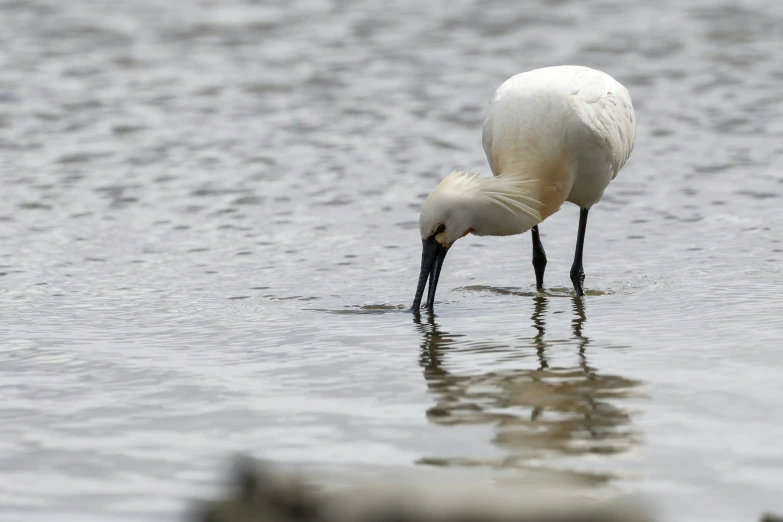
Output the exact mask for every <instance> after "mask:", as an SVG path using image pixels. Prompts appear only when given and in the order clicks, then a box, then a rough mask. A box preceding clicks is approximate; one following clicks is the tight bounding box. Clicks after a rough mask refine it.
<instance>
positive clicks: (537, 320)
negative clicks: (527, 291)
mask: <svg viewBox="0 0 783 522" xmlns="http://www.w3.org/2000/svg"><path fill="white" fill-rule="evenodd" d="M542 275H543V271H542ZM533 302H534V303H535V305H534V309H533V315H531V316H530V319H531V320H532V321H533V327H534V328H535V329H536V330H537V333H536V337H535V339H533V342H534V343H535V345H536V354H537V355H538V363H539V368H538V369H539V370H545V369H547V368H548V367H549V363H548V362H547V360H546V342H545V341H544V334H545V333H546V321H544V313H545V312H546V307H547V300H546V297H544V296H543V295H537V296H535V297H534V298H533ZM533 375H534V376H533V380H534V381H538V380H539V377H537V376H535V374H533ZM543 411H544V410H543V408H541V407H540V406H537V407H535V408H533V411H532V412H531V414H530V420H533V421H534V420H536V419H537V418H538V417H539V416H540V415H541V413H543Z"/></svg>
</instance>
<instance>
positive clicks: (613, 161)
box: [482, 66, 636, 218]
mask: <svg viewBox="0 0 783 522" xmlns="http://www.w3.org/2000/svg"><path fill="white" fill-rule="evenodd" d="M635 136H636V120H635V116H634V111H633V105H632V103H631V96H630V94H629V93H628V90H627V89H626V88H625V87H623V86H622V85H621V84H620V83H618V82H617V81H615V80H614V79H613V78H612V77H611V76H609V75H608V74H605V73H603V72H600V71H596V70H594V69H590V68H588V67H580V66H558V67H547V68H543V69H536V70H533V71H529V72H526V73H521V74H518V75H516V76H513V77H511V78H509V79H508V80H507V81H506V82H504V83H503V84H502V85H501V86H500V87H498V89H497V90H496V91H495V94H494V96H493V97H492V100H491V102H490V105H489V109H488V110H487V114H486V117H485V120H484V130H483V139H482V141H483V144H484V151H485V152H486V154H487V159H488V161H489V164H490V168H491V169H492V172H493V174H494V175H495V176H513V177H519V178H524V179H531V180H533V179H534V180H536V182H537V183H538V185H539V187H538V192H537V197H538V199H539V200H540V201H541V203H542V205H541V207H542V208H541V209H540V211H541V214H542V217H543V218H545V217H547V216H548V215H550V214H552V213H554V212H555V211H557V209H558V208H560V205H562V203H563V201H566V200H568V201H572V202H574V203H576V204H578V205H580V206H583V207H588V208H589V207H590V206H591V205H592V204H593V203H595V202H596V201H598V200H599V199H600V198H601V196H602V195H603V190H604V189H605V188H606V186H607V185H608V184H609V181H611V180H612V179H614V177H615V176H616V175H617V173H618V171H619V170H620V169H621V168H622V166H623V165H624V164H625V162H626V161H627V160H628V157H629V156H630V154H631V151H632V149H633V144H634V140H635Z"/></svg>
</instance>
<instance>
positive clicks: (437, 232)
mask: <svg viewBox="0 0 783 522" xmlns="http://www.w3.org/2000/svg"><path fill="white" fill-rule="evenodd" d="M445 230H446V225H444V224H443V223H441V224H440V225H438V228H436V229H435V235H438V234H440V233H442V232H444V231H445Z"/></svg>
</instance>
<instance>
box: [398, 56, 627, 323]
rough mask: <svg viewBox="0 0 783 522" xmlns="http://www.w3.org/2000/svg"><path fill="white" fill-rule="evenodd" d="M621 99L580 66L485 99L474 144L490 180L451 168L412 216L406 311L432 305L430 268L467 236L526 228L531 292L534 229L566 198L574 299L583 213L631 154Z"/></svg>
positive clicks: (536, 252)
mask: <svg viewBox="0 0 783 522" xmlns="http://www.w3.org/2000/svg"><path fill="white" fill-rule="evenodd" d="M635 138H636V118H635V115H634V110H633V104H632V103H631V95H630V94H629V93H628V90H627V89H626V88H625V87H623V86H622V85H621V84H620V83H618V82H617V81H616V80H615V79H614V78H612V77H611V76H609V75H608V74H606V73H603V72H601V71H596V70H594V69H590V68H588V67H581V66H557V67H545V68H542V69H535V70H532V71H529V72H525V73H521V74H517V75H516V76H512V77H511V78H509V79H508V80H506V81H505V82H504V83H503V84H502V85H501V86H500V87H498V89H497V90H496V91H495V94H494V95H493V97H492V100H491V101H490V104H489V108H488V109H487V114H486V116H485V118H484V130H483V136H482V141H483V144H484V152H485V153H486V155H487V160H488V161H489V166H490V168H491V169H492V173H493V174H494V177H479V175H478V174H471V173H467V172H457V171H455V172H452V173H451V174H450V175H448V176H447V177H446V178H445V179H444V180H443V181H441V182H440V184H439V185H438V186H437V187H436V188H435V190H433V191H432V193H431V194H430V195H429V197H428V198H427V200H426V201H425V202H424V206H423V208H422V210H421V215H420V217H419V229H420V232H421V239H422V243H423V250H422V257H421V273H420V275H419V283H418V285H417V288H416V296H415V298H414V301H413V310H418V309H419V308H420V306H421V299H422V294H423V293H424V287H425V285H426V284H427V280H428V279H429V292H428V297H427V303H426V306H427V308H429V309H432V306H433V304H434V300H435V291H436V289H437V286H438V278H439V276H440V270H441V267H442V266H443V260H444V258H445V257H446V253H447V252H448V250H449V248H451V246H452V245H453V244H454V242H455V241H456V240H457V239H459V238H461V237H464V236H465V235H467V234H475V235H478V236H509V235H514V234H522V233H523V232H527V231H528V230H531V229H532V238H533V267H534V268H535V273H536V287H537V288H538V289H539V290H541V289H542V288H543V284H544V269H545V267H546V254H545V253H544V247H543V245H542V244H541V239H540V238H539V234H538V224H539V223H541V222H542V221H543V220H545V219H546V218H547V217H549V216H551V215H552V214H554V213H555V212H557V211H558V210H559V209H560V207H561V205H562V204H563V202H565V201H569V202H571V203H574V204H575V205H578V206H579V208H580V209H581V211H580V215H579V232H578V235H577V240H576V253H575V255H574V263H573V265H572V267H571V281H572V282H573V284H574V290H575V291H576V294H577V295H579V296H582V295H584V290H583V283H584V270H583V269H582V250H583V248H584V237H585V228H586V226H587V213H588V211H589V210H590V208H591V207H592V206H593V205H594V204H595V203H597V202H598V201H599V200H600V199H601V197H602V196H603V193H604V190H605V189H606V187H607V186H608V185H609V182H610V181H611V180H613V179H614V178H615V176H617V173H618V172H619V170H620V169H621V168H622V167H623V165H625V162H626V161H627V160H628V157H629V156H630V155H631V151H632V150H633V146H634V141H635Z"/></svg>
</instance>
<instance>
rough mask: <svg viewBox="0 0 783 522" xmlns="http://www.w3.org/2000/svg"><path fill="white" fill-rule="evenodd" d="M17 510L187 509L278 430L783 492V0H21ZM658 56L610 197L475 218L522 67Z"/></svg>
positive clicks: (0, 234)
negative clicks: (580, 246)
mask: <svg viewBox="0 0 783 522" xmlns="http://www.w3.org/2000/svg"><path fill="white" fill-rule="evenodd" d="M0 28H2V29H1V30H0V202H1V203H2V205H0V317H1V318H2V319H0V363H1V364H0V393H1V394H2V396H3V397H4V400H3V402H2V404H0V470H2V471H1V472H0V505H2V506H3V508H2V509H0V519H2V520H174V519H176V518H177V516H179V513H180V512H181V509H182V507H183V505H184V501H183V499H185V498H189V497H191V496H194V495H201V494H204V493H205V492H209V491H213V488H214V486H215V485H216V484H217V483H218V482H219V479H220V475H219V472H220V471H221V470H222V467H223V466H224V464H225V460H224V459H225V458H226V457H227V456H229V455H231V454H233V453H234V452H236V451H248V452H251V453H253V454H255V455H257V456H260V457H266V458H272V459H274V460H278V461H281V462H288V463H304V464H315V465H317V466H318V468H319V469H324V470H338V471H339V472H340V473H345V474H346V476H353V475H354V474H357V473H359V474H360V473H365V472H377V471H378V470H380V471H383V470H390V469H399V468H402V469H409V470H414V471H416V470H422V471H423V470H430V469H432V468H433V467H439V468H441V467H442V468H443V469H441V471H444V470H445V471H447V472H450V473H451V472H453V473H458V472H459V471H464V472H467V473H468V474H471V475H473V476H482V477H488V478H489V479H493V478H498V480H499V477H508V476H511V477H516V476H520V475H522V476H525V475H531V474H537V473H544V472H546V473H550V472H551V473H555V474H560V475H562V476H567V477H570V478H577V479H578V480H580V481H583V483H584V484H585V488H587V490H589V491H591V492H592V493H594V494H596V495H601V494H613V493H614V492H618V491H631V492H638V493H641V494H642V495H644V496H645V497H646V498H649V499H652V501H654V502H655V503H656V504H657V505H659V506H660V508H661V509H662V513H663V514H665V516H666V517H667V519H669V520H688V521H699V520H705V521H706V520H709V521H713V522H714V521H723V520H726V521H729V520H751V519H754V518H756V517H757V516H758V514H759V513H761V512H762V511H765V510H777V511H783V500H782V499H783V493H782V492H783V445H782V444H781V442H780V441H781V440H783V379H781V378H780V369H781V368H782V367H783V350H781V345H783V314H781V311H782V310H783V300H782V299H781V297H780V289H781V287H783V274H781V269H780V263H781V260H783V244H782V243H781V234H780V230H781V227H783V214H782V213H781V212H780V203H781V196H782V195H783V185H781V183H783V174H781V171H782V170H783V88H781V84H782V83H783V60H781V59H780V49H781V48H782V47H781V46H782V45H783V4H782V3H780V2H777V1H775V0H769V1H762V0H756V1H754V0H748V1H743V2H739V1H737V2H724V3H716V2H711V1H708V0H697V1H692V2H675V1H674V0H659V1H649V2H643V3H642V2H630V1H619V0H618V1H604V2H595V3H589V4H588V3H586V2H577V1H575V0H559V1H556V2H533V1H528V2H523V3H519V2H515V3H505V2H480V1H477V0H458V1H451V2H440V1H436V2H414V1H403V2H398V3H396V4H395V7H394V8H393V9H392V8H390V7H389V4H388V3H387V2H380V1H370V2H362V3H359V2H338V1H335V0H331V1H330V0H323V1H318V0H305V1H293V2H291V1H288V0H286V1H279V2H253V1H250V0H244V1H242V0H226V1H224V2H221V3H219V5H213V3H210V2H197V1H196V0H175V1H171V2H167V3H164V2H158V1H152V0H134V1H132V2H124V3H122V2H121V3H117V2H108V1H105V0H92V1H91V0H71V1H68V2H60V1H56V0H25V1H21V0H20V1H14V0H0ZM560 63H579V64H584V65H588V66H592V67H596V68H599V69H602V70H605V71H607V72H609V73H610V74H612V75H613V76H615V77H616V78H617V79H618V80H619V81H621V82H622V83H624V84H625V85H626V86H627V87H628V88H629V89H630V91H631V94H632V96H633V98H634V104H635V107H636V111H637V118H638V122H639V124H638V125H639V128H638V134H637V145H636V148H635V150H634V153H633V155H632V156H631V159H630V161H629V162H628V164H627V165H626V167H625V168H624V169H623V170H622V171H621V173H620V175H619V176H618V177H617V179H616V180H615V181H613V183H612V185H611V186H610V187H609V189H608V190H607V192H606V196H605V198H604V200H603V201H602V202H601V203H600V204H599V205H597V206H596V207H594V209H593V211H591V213H590V219H589V223H588V230H587V240H586V250H585V271H586V274H587V278H586V287H587V289H588V296H587V298H586V299H585V300H584V302H580V301H576V300H574V299H573V297H572V296H571V290H570V286H569V280H568V270H569V267H570V261H571V258H572V255H573V245H574V242H575V236H576V228H577V219H578V212H577V209H576V208H575V207H573V206H571V205H567V206H565V207H563V209H562V210H561V211H560V212H559V213H557V214H556V215H554V216H552V217H551V218H550V219H548V220H547V221H546V222H545V223H544V224H543V225H542V226H541V233H542V241H543V243H544V246H545V248H546V251H547V254H548V258H549V265H548V268H547V273H546V284H547V287H548V290H547V292H545V293H542V294H538V293H537V292H535V288H534V281H535V280H534V275H533V268H532V266H531V264H530V260H531V244H530V239H529V238H528V237H526V236H525V237H515V238H502V239H500V238H475V237H472V236H468V237H467V238H465V239H463V240H461V241H460V242H459V243H458V244H457V245H456V246H455V247H454V248H453V250H452V253H450V254H449V257H448V259H447V261H446V268H445V269H444V271H443V275H442V277H441V283H440V287H439V292H438V302H437V308H436V315H435V316H434V317H433V316H427V315H426V314H424V315H423V316H422V317H421V318H419V319H416V318H414V317H413V316H412V315H411V314H409V313H407V312H406V311H405V308H406V307H407V306H409V305H410V301H411V300H412V297H413V292H414V287H415V283H416V278H417V275H418V268H419V267H418V262H419V258H420V251H419V249H420V241H419V238H418V231H417V219H418V210H419V208H420V205H421V203H422V201H423V199H424V198H425V197H426V195H427V194H428V193H429V191H430V190H431V189H432V188H433V187H434V185H435V184H436V183H437V181H438V180H439V179H440V178H441V177H443V176H445V175H446V174H447V173H448V172H449V171H450V170H451V169H454V168H458V169H461V170H471V171H479V172H485V173H488V172H489V169H488V167H487V166H486V159H485V157H484V153H483V151H482V148H481V122H482V119H483V114H484V110H485V107H486V104H487V101H488V100H489V98H490V96H491V94H492V92H493V90H494V89H495V88H496V87H497V85H499V84H500V83H501V82H502V81H503V80H504V79H505V78H506V77H508V76H510V75H511V74H513V73H516V72H519V71H523V70H527V69H531V68H534V67H539V66H545V65H551V64H560Z"/></svg>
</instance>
